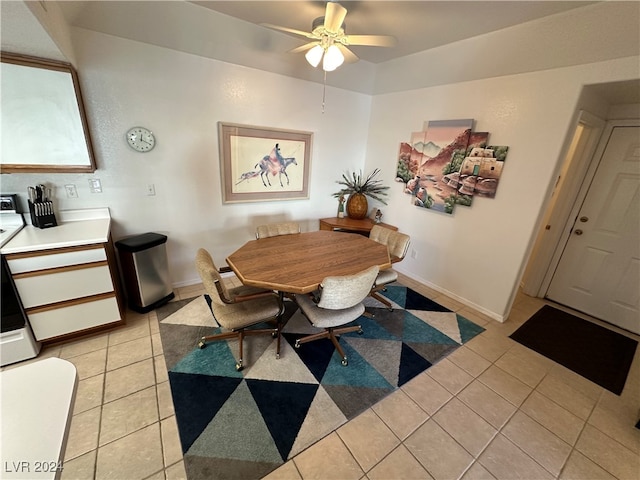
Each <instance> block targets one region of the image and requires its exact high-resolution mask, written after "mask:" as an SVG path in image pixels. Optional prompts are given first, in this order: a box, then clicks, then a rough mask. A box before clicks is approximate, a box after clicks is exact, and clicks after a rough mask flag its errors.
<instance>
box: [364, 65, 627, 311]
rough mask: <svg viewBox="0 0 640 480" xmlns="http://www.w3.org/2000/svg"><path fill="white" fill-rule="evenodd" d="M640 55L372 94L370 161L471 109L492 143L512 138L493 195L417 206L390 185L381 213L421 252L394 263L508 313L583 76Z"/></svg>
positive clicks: (614, 68) (607, 71)
mask: <svg viewBox="0 0 640 480" xmlns="http://www.w3.org/2000/svg"><path fill="white" fill-rule="evenodd" d="M637 76H638V57H629V58H626V59H620V60H611V61H607V62H599V63H593V64H588V65H582V66H576V67H567V68H559V69H554V70H545V71H540V72H535V73H527V74H519V75H511V76H504V77H498V78H491V79H485V80H477V81H472V82H464V83H457V84H452V85H445V86H437V87H432V88H424V89H419V90H414V91H407V92H400V93H391V94H386V95H378V96H375V97H374V99H373V108H372V116H371V125H370V130H369V143H368V145H367V163H366V166H367V169H371V168H375V167H381V168H384V169H385V172H386V175H385V176H386V180H387V181H389V182H390V181H392V174H391V173H390V172H389V166H390V164H391V163H392V162H393V161H394V159H395V158H397V151H398V147H399V144H400V142H401V141H409V140H410V135H411V132H414V131H419V130H421V128H422V125H423V122H424V121H426V120H447V119H456V118H474V119H475V120H476V122H475V131H479V132H480V131H488V132H490V134H491V135H490V138H489V143H490V144H493V145H508V146H509V153H508V156H507V160H506V162H505V166H504V171H503V173H502V177H501V179H500V185H499V187H498V191H497V194H496V198H494V199H486V198H476V199H474V202H473V205H472V206H471V207H470V208H469V207H461V206H457V207H456V209H455V211H454V213H453V215H446V214H439V213H437V212H433V211H430V210H427V209H422V208H419V207H414V206H413V205H412V202H411V199H410V197H409V196H408V195H405V194H404V193H402V188H401V186H402V184H396V186H394V187H393V188H392V190H393V193H392V200H391V202H390V204H389V206H388V207H386V209H385V210H383V212H387V213H388V215H385V220H386V221H388V222H389V223H392V224H395V225H397V226H398V227H399V228H400V229H401V230H403V231H405V232H406V233H408V234H409V235H411V238H412V245H411V248H413V249H415V251H416V253H417V257H418V258H417V261H416V260H412V259H411V258H410V256H408V257H407V258H406V259H405V260H404V261H403V262H402V263H400V264H398V266H397V269H398V270H400V271H402V272H403V273H406V274H407V275H409V276H411V277H414V278H416V279H419V280H421V281H423V282H425V283H427V284H428V285H431V286H433V287H434V288H436V289H438V290H440V291H444V292H447V293H449V294H451V295H453V296H454V297H458V298H459V299H461V300H462V301H464V302H465V303H467V304H470V305H474V306H476V308H478V309H480V310H482V311H484V312H485V313H487V314H489V315H491V316H492V317H494V318H496V319H502V318H503V317H505V316H506V315H507V314H508V312H509V310H510V307H511V302H512V299H513V296H514V294H515V290H516V288H517V285H518V282H519V280H520V277H521V274H522V271H523V268H524V266H525V264H526V260H527V257H528V254H529V250H530V248H531V242H532V239H533V238H534V237H535V233H536V231H537V221H538V218H539V216H540V214H541V212H542V209H543V206H544V204H545V202H546V200H547V194H548V192H549V191H550V188H549V187H550V185H551V182H552V181H553V179H555V176H556V170H557V168H558V164H559V159H560V158H562V151H563V148H565V142H566V139H567V135H568V128H569V126H570V124H571V121H572V119H573V116H574V113H575V110H576V106H577V103H578V99H579V97H580V93H581V90H582V85H584V84H591V83H601V82H602V83H605V82H613V81H618V80H627V79H633V78H637Z"/></svg>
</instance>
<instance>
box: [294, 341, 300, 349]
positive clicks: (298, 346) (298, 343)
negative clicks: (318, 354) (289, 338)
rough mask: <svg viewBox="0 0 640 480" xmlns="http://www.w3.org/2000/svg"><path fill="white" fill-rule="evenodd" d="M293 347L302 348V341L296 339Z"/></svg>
mask: <svg viewBox="0 0 640 480" xmlns="http://www.w3.org/2000/svg"><path fill="white" fill-rule="evenodd" d="M293 348H300V341H298V340H296V343H294V344H293Z"/></svg>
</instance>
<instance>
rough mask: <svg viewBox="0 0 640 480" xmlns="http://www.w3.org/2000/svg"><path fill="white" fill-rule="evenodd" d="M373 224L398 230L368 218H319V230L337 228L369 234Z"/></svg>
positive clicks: (343, 230)
mask: <svg viewBox="0 0 640 480" xmlns="http://www.w3.org/2000/svg"><path fill="white" fill-rule="evenodd" d="M374 225H380V226H381V227H385V228H389V229H391V230H398V227H394V226H393V225H388V224H386V223H378V224H376V223H375V222H374V221H373V220H371V219H370V218H363V219H361V220H359V219H355V218H348V217H347V218H338V217H331V218H321V219H320V230H339V231H341V232H356V233H362V234H369V232H370V231H371V229H372V228H373V226H374Z"/></svg>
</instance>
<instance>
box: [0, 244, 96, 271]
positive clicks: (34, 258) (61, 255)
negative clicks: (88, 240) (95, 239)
mask: <svg viewBox="0 0 640 480" xmlns="http://www.w3.org/2000/svg"><path fill="white" fill-rule="evenodd" d="M106 259H107V252H106V251H105V249H104V247H103V246H102V245H97V246H95V247H94V248H86V247H85V248H84V249H78V248H68V249H60V250H53V251H52V252H51V253H48V254H45V255H42V254H41V252H38V255H33V254H13V255H8V256H7V263H8V264H9V270H11V273H12V274H13V275H15V274H17V273H24V272H33V271H36V270H46V269H49V268H58V267H65V266H68V265H82V264H84V263H92V262H101V261H105V260H106Z"/></svg>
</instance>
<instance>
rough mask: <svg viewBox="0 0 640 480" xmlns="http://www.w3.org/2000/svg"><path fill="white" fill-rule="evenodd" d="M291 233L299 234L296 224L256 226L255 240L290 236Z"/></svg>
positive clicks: (298, 227)
mask: <svg viewBox="0 0 640 480" xmlns="http://www.w3.org/2000/svg"><path fill="white" fill-rule="evenodd" d="M293 233H300V225H299V224H298V222H284V223H270V224H268V225H260V226H258V228H257V229H256V238H258V239H260V238H267V237H276V236H278V235H291V234H293Z"/></svg>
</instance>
